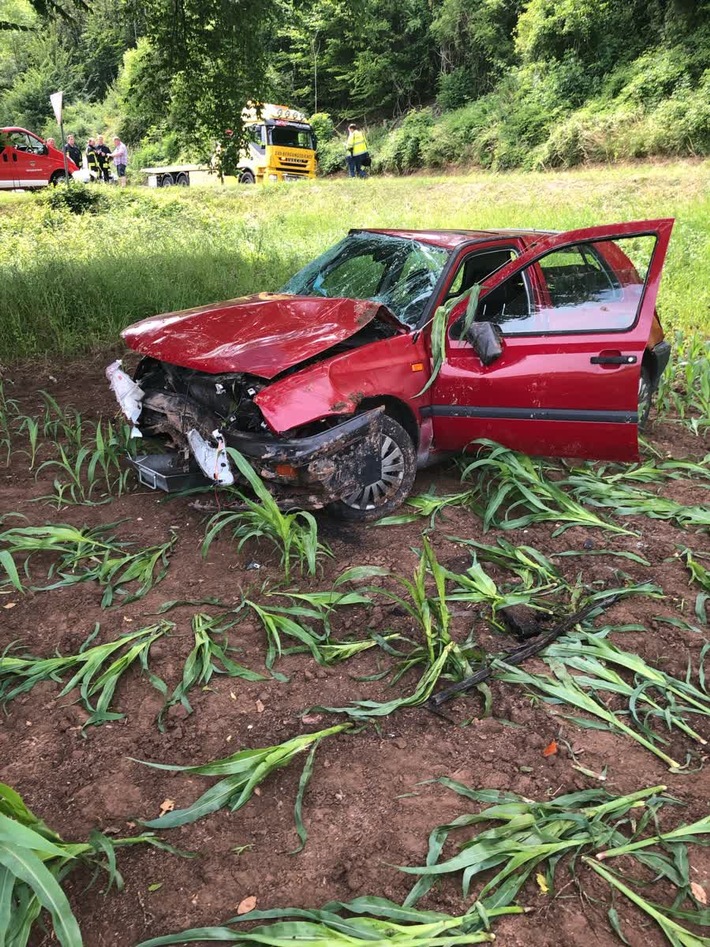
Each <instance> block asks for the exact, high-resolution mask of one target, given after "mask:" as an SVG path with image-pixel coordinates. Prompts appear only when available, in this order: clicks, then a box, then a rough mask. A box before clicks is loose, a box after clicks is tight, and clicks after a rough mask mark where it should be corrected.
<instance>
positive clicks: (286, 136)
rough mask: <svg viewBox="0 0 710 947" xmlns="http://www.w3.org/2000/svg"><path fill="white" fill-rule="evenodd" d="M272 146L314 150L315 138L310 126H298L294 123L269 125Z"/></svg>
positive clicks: (268, 130)
mask: <svg viewBox="0 0 710 947" xmlns="http://www.w3.org/2000/svg"><path fill="white" fill-rule="evenodd" d="M267 132H268V135H269V144H270V145H280V146H281V147H282V148H310V149H312V148H313V136H312V134H311V126H310V125H296V124H294V123H293V122H280V123H277V124H275V125H267Z"/></svg>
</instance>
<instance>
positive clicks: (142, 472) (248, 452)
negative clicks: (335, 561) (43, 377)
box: [107, 365, 384, 508]
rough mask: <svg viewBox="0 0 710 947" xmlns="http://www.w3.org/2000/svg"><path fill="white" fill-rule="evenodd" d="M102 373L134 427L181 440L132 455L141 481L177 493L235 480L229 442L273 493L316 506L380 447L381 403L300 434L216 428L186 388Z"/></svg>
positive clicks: (350, 480)
mask: <svg viewBox="0 0 710 947" xmlns="http://www.w3.org/2000/svg"><path fill="white" fill-rule="evenodd" d="M109 372H110V374H109ZM107 375H109V379H110V381H111V385H112V388H113V389H114V392H115V394H116V397H117V400H118V402H119V404H120V405H121V408H122V410H123V411H124V413H125V414H126V416H127V417H128V419H129V420H130V421H131V422H132V423H133V424H134V425H138V426H139V427H141V426H142V429H141V430H140V431H138V430H136V433H138V434H144V435H145V434H151V433H161V434H169V435H170V436H171V438H172V440H173V441H176V442H178V443H180V444H182V445H183V447H182V448H181V449H180V450H172V451H170V452H169V453H168V454H144V455H142V456H141V457H137V458H136V459H135V460H134V461H132V464H133V466H134V468H135V469H136V471H137V473H138V477H139V480H140V481H141V483H143V484H145V485H146V486H149V487H152V488H153V489H161V490H165V491H166V492H176V491H179V490H184V489H186V488H188V487H197V486H207V485H220V484H222V485H228V484H230V483H232V482H233V480H235V479H236V480H239V474H238V471H237V470H236V469H235V468H234V466H233V465H232V463H231V462H230V459H229V452H228V448H232V449H233V450H236V451H239V453H240V454H242V456H244V457H245V458H246V459H247V460H248V461H249V462H250V463H251V465H252V467H254V469H255V470H256V472H257V473H258V474H259V475H260V476H261V478H262V479H263V480H264V481H266V482H267V483H268V485H269V488H270V489H271V491H272V492H273V493H274V494H275V495H276V496H277V498H278V497H279V496H285V497H288V500H289V502H290V503H291V504H292V505H295V504H297V505H301V506H308V507H309V508H318V507H322V506H324V505H326V504H328V503H332V502H333V501H335V500H338V499H340V498H342V497H344V496H349V495H350V494H352V493H353V492H355V491H356V490H357V489H358V488H359V485H360V484H361V483H362V478H363V476H364V475H365V473H366V465H367V463H368V459H369V458H371V457H372V453H373V451H375V452H378V453H379V439H380V430H381V428H380V417H381V414H382V412H383V410H384V408H382V407H378V408H373V409H371V410H370V411H365V412H363V413H362V414H358V415H356V416H354V417H351V418H348V419H347V420H345V421H341V422H340V423H338V424H334V425H333V426H332V427H329V428H326V429H325V430H323V431H319V432H318V433H317V434H311V435H307V436H305V437H280V436H278V435H274V434H269V433H266V432H263V433H251V432H246V431H229V430H227V431H222V430H220V423H221V421H220V419H219V418H218V417H217V416H216V415H214V414H213V413H212V412H210V411H209V410H208V409H206V408H205V407H203V406H202V405H200V404H198V403H197V402H195V401H193V400H192V399H190V398H188V397H186V396H185V395H180V394H176V393H172V392H167V391H148V392H142V389H141V388H140V386H139V385H136V383H135V382H133V380H132V379H130V377H129V376H128V375H126V373H125V372H123V370H122V369H121V368H120V366H116V365H112V366H110V368H109V369H108V370H107ZM136 389H137V390H136ZM139 392H140V393H141V395H139ZM146 418H148V419H149V420H146Z"/></svg>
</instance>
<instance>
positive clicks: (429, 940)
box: [138, 896, 523, 947]
mask: <svg viewBox="0 0 710 947" xmlns="http://www.w3.org/2000/svg"><path fill="white" fill-rule="evenodd" d="M522 913H523V909H522V908H517V907H503V908H493V909H492V910H490V911H484V910H483V909H482V907H481V905H480V904H478V903H476V904H474V905H472V906H471V908H470V909H469V910H468V911H467V912H466V914H462V915H459V916H457V917H452V916H451V915H448V914H442V913H440V912H438V911H418V910H416V909H415V908H403V907H400V905H398V904H395V903H394V902H393V901H388V900H386V899H385V898H375V897H369V896H365V897H361V898H356V899H355V900H354V901H350V902H349V903H343V902H342V901H331V902H330V903H328V904H325V905H323V907H322V908H320V909H311V910H308V909H305V910H304V909H303V908H272V909H271V910H269V911H250V912H249V914H248V915H244V916H243V917H232V918H230V919H229V920H228V921H227V922H226V924H227V925H229V926H221V927H201V928H194V929H192V930H188V931H183V932H182V933H180V934H167V935H165V936H163V937H154V938H152V939H151V940H146V941H143V943H141V944H138V947H164V945H168V944H184V943H186V942H188V941H196V940H200V941H221V942H222V943H228V944H266V945H271V947H291V945H295V944H298V945H300V947H352V945H354V944H367V945H368V947H454V945H455V944H461V945H467V944H483V943H490V942H491V941H493V940H495V937H494V935H493V934H491V933H490V930H489V928H490V923H491V921H494V920H495V919H496V918H498V917H502V916H504V915H510V914H522ZM245 920H248V921H269V922H270V923H268V924H264V925H259V926H257V927H254V928H252V929H251V930H250V931H248V932H247V931H242V930H239V925H240V924H242V923H243V922H244V921H245Z"/></svg>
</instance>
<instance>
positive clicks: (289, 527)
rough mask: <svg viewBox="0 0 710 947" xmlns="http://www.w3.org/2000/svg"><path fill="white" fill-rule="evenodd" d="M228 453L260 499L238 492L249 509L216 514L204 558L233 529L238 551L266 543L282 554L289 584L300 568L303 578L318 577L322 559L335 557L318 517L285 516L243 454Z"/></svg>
mask: <svg viewBox="0 0 710 947" xmlns="http://www.w3.org/2000/svg"><path fill="white" fill-rule="evenodd" d="M227 453H228V454H229V456H230V457H231V459H232V461H233V463H234V464H235V466H236V467H237V469H238V470H239V473H240V474H241V475H242V477H243V478H244V479H245V480H246V482H247V483H248V484H249V486H250V487H251V489H252V491H253V492H254V494H255V496H256V500H252V499H251V498H250V497H248V496H245V495H244V494H243V493H240V492H237V497H238V499H239V500H240V502H241V503H242V504H243V505H244V507H245V509H243V510H237V511H230V510H224V511H222V512H221V513H216V514H215V515H214V516H213V517H212V519H211V520H210V521H209V523H208V524H207V530H206V532H205V539H204V542H203V543H202V555H203V556H206V555H207V553H208V551H209V548H210V546H211V545H212V542H213V541H214V539H215V537H216V536H218V535H219V534H220V533H221V532H222V530H224V529H226V528H230V529H231V531H232V537H233V538H234V539H236V540H238V541H239V542H238V548H239V549H241V548H242V546H243V545H244V544H245V543H246V542H248V541H249V540H250V539H265V540H267V541H268V542H270V543H272V545H274V546H275V547H276V548H277V549H278V550H279V552H280V554H281V568H282V569H283V571H284V576H285V578H286V581H287V582H289V581H290V580H291V569H292V566H293V565H294V564H297V565H298V567H299V570H300V572H301V574H303V572H304V570H305V572H306V573H307V574H308V575H315V573H316V568H317V565H318V559H319V558H321V557H322V556H324V555H332V553H331V552H330V550H329V549H328V547H327V546H326V545H324V544H323V543H321V542H319V541H318V524H317V522H316V520H315V517H314V516H313V515H312V514H311V513H308V512H306V511H303V510H301V511H298V512H295V513H284V512H283V511H282V510H280V509H279V506H278V504H277V502H276V500H275V499H274V498H273V496H272V495H271V493H270V492H269V491H268V490H267V488H266V487H265V486H264V483H263V481H262V479H261V477H259V476H258V475H257V474H256V472H255V471H254V469H253V468H252V466H251V464H250V463H249V462H248V461H247V460H246V458H244V457H243V456H242V455H241V454H240V453H239V451H236V450H234V449H233V448H231V447H228V448H227Z"/></svg>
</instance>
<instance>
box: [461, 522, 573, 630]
mask: <svg viewBox="0 0 710 947" xmlns="http://www.w3.org/2000/svg"><path fill="white" fill-rule="evenodd" d="M448 538H449V539H450V540H451V541H452V542H457V543H460V544H461V545H464V546H468V547H471V548H472V549H473V561H472V563H471V565H470V566H469V567H468V569H467V570H466V571H465V572H463V573H455V572H450V571H448V570H447V573H446V577H447V580H448V581H449V582H450V584H451V591H450V592H449V593H448V600H449V601H451V602H469V603H481V604H486V605H487V606H488V607H489V608H490V611H491V619H492V621H493V622H494V623H496V624H497V617H496V616H497V612H498V611H499V610H500V609H501V608H507V607H510V606H512V605H528V606H530V607H531V608H538V609H544V606H542V605H540V604H539V601H540V599H541V598H542V597H543V596H550V595H557V594H559V593H561V592H566V591H568V590H569V585H568V583H567V582H566V581H565V580H564V579H563V578H562V576H561V575H560V573H559V572H558V571H557V569H556V568H555V567H554V566H553V565H552V563H551V562H550V561H549V559H547V557H546V556H544V555H543V554H542V553H540V552H538V550H536V549H533V548H532V547H531V546H514V545H513V544H512V543H509V542H508V541H507V540H506V539H499V540H498V545H497V546H486V545H485V544H484V543H479V542H476V541H475V540H467V539H456V538H455V537H448ZM479 557H480V558H482V559H485V560H487V561H490V562H493V563H495V564H496V565H498V566H501V567H503V568H505V569H508V570H510V571H511V572H513V573H514V574H515V575H516V576H517V577H518V578H519V579H520V583H519V584H515V585H512V586H510V587H508V588H503V587H501V586H499V585H498V584H497V583H496V582H494V580H493V579H492V578H491V577H490V576H489V575H488V573H487V572H486V571H485V569H484V568H483V566H482V565H481V563H480V562H479V561H478V560H479Z"/></svg>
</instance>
